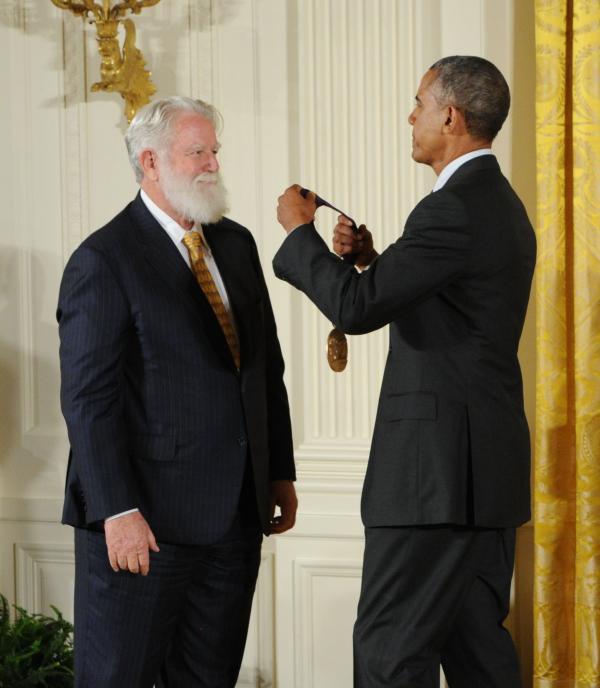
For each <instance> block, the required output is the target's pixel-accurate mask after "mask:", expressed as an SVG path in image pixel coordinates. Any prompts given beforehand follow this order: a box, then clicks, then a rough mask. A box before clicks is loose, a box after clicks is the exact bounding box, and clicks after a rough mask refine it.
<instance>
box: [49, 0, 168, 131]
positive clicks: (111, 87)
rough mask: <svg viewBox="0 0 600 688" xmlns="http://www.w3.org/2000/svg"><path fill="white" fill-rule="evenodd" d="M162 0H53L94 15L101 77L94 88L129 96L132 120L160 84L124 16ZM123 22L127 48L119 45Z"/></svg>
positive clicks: (128, 111) (127, 111)
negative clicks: (152, 74) (115, 0)
mask: <svg viewBox="0 0 600 688" xmlns="http://www.w3.org/2000/svg"><path fill="white" fill-rule="evenodd" d="M159 2H160V0H122V1H121V2H117V3H116V4H115V5H112V6H111V0H102V4H99V3H98V2H94V0H52V3H53V4H54V5H56V7H59V8H60V9H61V10H70V11H71V12H73V13H74V14H76V15H80V16H82V17H84V18H85V17H87V16H88V14H89V15H92V18H91V19H90V23H91V24H95V25H96V34H97V38H96V40H97V41H98V51H99V52H100V56H101V58H102V62H101V64H100V77H101V80H100V81H97V82H96V83H95V84H92V91H109V92H114V91H116V92H117V93H120V94H121V97H122V98H123V99H124V100H125V116H126V117H127V121H128V122H131V120H132V119H133V117H134V115H135V113H136V112H137V110H139V108H140V107H142V105H145V104H146V103H148V102H150V97H151V96H152V95H153V94H154V93H156V88H155V87H154V84H153V83H152V81H151V79H150V77H151V72H149V71H148V70H147V69H145V62H144V57H143V55H142V52H141V51H140V50H139V49H138V48H136V47H135V24H134V23H133V21H132V20H131V19H124V16H125V14H126V13H127V12H128V11H130V12H132V13H133V14H139V13H140V12H141V11H142V8H144V7H152V6H153V5H156V4H158V3H159ZM119 24H122V25H123V28H124V29H125V41H124V43H123V49H122V50H121V46H120V45H119V38H118V29H119Z"/></svg>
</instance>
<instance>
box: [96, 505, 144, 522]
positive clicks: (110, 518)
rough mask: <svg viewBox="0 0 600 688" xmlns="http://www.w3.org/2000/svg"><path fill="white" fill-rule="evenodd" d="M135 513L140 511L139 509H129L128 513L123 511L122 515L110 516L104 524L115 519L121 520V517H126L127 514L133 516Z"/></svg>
mask: <svg viewBox="0 0 600 688" xmlns="http://www.w3.org/2000/svg"><path fill="white" fill-rule="evenodd" d="M134 511H139V509H137V508H136V509H128V510H127V511H121V513H120V514H115V515H114V516H109V517H108V518H105V519H104V523H106V522H107V521H112V520H113V518H119V517H120V516H125V515H126V514H132V513H133V512H134Z"/></svg>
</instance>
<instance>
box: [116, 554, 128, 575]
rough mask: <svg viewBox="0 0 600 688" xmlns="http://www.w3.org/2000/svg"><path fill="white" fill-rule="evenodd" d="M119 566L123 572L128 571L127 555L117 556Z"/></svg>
mask: <svg viewBox="0 0 600 688" xmlns="http://www.w3.org/2000/svg"><path fill="white" fill-rule="evenodd" d="M117 564H118V565H119V568H120V569H122V570H123V571H126V570H127V555H126V554H120V553H119V554H117Z"/></svg>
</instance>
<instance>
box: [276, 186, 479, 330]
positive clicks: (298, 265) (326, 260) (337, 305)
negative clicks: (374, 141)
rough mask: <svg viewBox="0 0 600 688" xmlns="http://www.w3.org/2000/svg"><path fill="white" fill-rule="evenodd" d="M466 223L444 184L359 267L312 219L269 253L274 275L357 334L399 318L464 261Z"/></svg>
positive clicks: (464, 264)
mask: <svg viewBox="0 0 600 688" xmlns="http://www.w3.org/2000/svg"><path fill="white" fill-rule="evenodd" d="M470 244H471V237H470V230H469V224H468V217H467V213H466V211H465V208H464V205H463V203H462V201H461V200H460V199H459V198H458V197H456V196H455V195H454V194H452V193H450V192H447V191H443V190H442V191H438V192H436V193H435V194H430V195H429V196H427V197H426V198H425V199H423V201H421V203H419V204H418V205H417V207H416V208H415V209H414V210H413V212H412V213H411V215H410V216H409V218H408V220H407V222H406V228H405V231H404V234H403V236H402V237H401V238H400V239H398V240H397V241H396V242H395V243H394V244H392V245H391V246H389V247H388V248H387V249H386V250H385V251H384V252H383V253H382V254H381V255H380V256H379V257H378V258H377V260H376V261H375V262H374V263H373V264H372V265H371V267H370V268H369V270H366V271H365V272H362V273H358V272H357V271H356V270H355V269H354V268H353V267H352V266H350V265H349V264H348V263H346V262H344V261H343V260H340V258H339V257H338V256H336V255H335V254H334V253H332V252H330V251H329V248H328V247H327V245H326V244H325V242H324V241H323V240H322V239H321V237H320V236H319V235H318V233H317V231H316V230H315V228H314V225H313V224H309V225H303V226H301V227H299V228H298V229H295V230H294V231H293V232H292V233H291V234H290V235H289V236H288V237H287V239H286V240H285V241H284V243H283V245H282V246H281V248H280V249H279V251H278V252H277V254H276V255H275V258H274V260H273V268H274V270H275V274H276V275H277V277H279V278H281V279H283V280H285V281H287V282H289V283H290V284H292V285H293V286H295V287H296V288H298V289H299V290H300V291H302V292H304V293H305V294H306V295H307V296H308V297H309V298H310V299H311V301H313V302H314V304H315V305H316V306H317V308H318V309H319V310H320V311H321V312H322V313H323V314H324V315H326V316H327V317H328V318H329V319H330V320H331V321H332V322H333V323H334V324H335V325H337V326H338V327H339V328H340V329H341V330H342V331H344V332H347V333H349V334H364V333H366V332H372V331H373V330H377V329H379V328H380V327H383V326H384V325H387V324H389V323H390V322H392V321H394V320H397V319H398V318H400V317H401V315H402V312H403V310H404V309H406V308H407V307H409V306H411V305H412V304H415V303H418V302H419V301H421V300H424V299H426V298H428V297H429V296H430V295H432V294H434V293H436V292H437V291H439V290H440V289H442V288H443V287H444V285H445V284H447V283H449V282H450V281H452V280H453V279H454V278H455V277H456V276H457V275H459V274H460V273H461V272H463V271H464V270H465V269H466V268H467V267H468V260H469V255H470Z"/></svg>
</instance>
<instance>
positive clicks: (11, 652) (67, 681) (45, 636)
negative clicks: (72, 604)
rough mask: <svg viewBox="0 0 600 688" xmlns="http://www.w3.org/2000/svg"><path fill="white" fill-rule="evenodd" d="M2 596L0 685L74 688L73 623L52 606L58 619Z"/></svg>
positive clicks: (16, 687) (1, 686)
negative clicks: (12, 607)
mask: <svg viewBox="0 0 600 688" xmlns="http://www.w3.org/2000/svg"><path fill="white" fill-rule="evenodd" d="M15 609H16V611H17V614H16V618H15V620H14V621H13V620H12V619H11V615H10V609H9V605H8V601H7V600H6V598H5V597H4V595H0V688H30V687H32V688H33V687H34V686H35V687H43V686H47V687H48V688H67V687H68V688H71V687H72V686H73V626H72V625H71V624H70V623H69V622H68V621H66V620H65V619H64V618H63V616H62V614H61V613H60V612H59V611H58V609H56V607H52V609H53V611H54V614H55V615H56V618H54V617H50V616H45V615H44V614H30V613H29V612H27V611H26V610H25V609H22V608H21V607H17V606H15Z"/></svg>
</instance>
